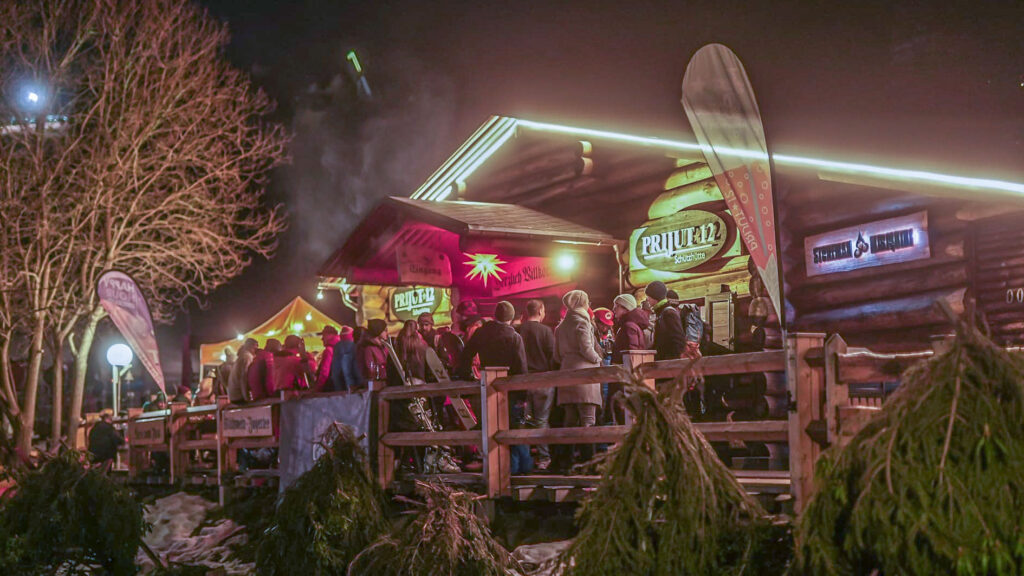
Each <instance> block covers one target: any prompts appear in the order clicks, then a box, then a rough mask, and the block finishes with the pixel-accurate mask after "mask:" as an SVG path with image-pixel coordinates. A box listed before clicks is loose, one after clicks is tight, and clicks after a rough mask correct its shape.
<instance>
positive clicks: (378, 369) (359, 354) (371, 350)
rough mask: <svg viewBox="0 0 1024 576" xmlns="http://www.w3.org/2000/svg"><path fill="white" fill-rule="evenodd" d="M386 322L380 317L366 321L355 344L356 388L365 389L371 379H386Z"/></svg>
mask: <svg viewBox="0 0 1024 576" xmlns="http://www.w3.org/2000/svg"><path fill="white" fill-rule="evenodd" d="M387 330H388V323H387V322H385V321H384V320H381V319H380V318H373V319H372V320H370V321H369V322H367V323H366V330H364V331H363V336H362V338H360V339H359V343H358V344H356V366H357V367H358V369H359V383H358V385H357V389H366V388H367V387H368V385H369V383H370V382H371V381H381V380H386V379H387V377H386V374H387V365H388V349H387V348H386V347H385V346H384V343H385V341H386V340H387V337H388V335H387Z"/></svg>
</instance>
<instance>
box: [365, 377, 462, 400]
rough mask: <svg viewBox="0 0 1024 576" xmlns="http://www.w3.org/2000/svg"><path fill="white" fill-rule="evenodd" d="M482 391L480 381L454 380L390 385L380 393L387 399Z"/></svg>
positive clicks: (455, 394)
mask: <svg viewBox="0 0 1024 576" xmlns="http://www.w3.org/2000/svg"><path fill="white" fill-rule="evenodd" d="M479 393H480V383H479V382H466V381H452V382H441V383H431V384H419V385H416V386H388V387H387V388H384V389H382V390H381V391H380V392H378V394H379V395H380V397H381V398H385V399H387V400H400V399H403V398H420V397H423V398H430V397H433V396H469V395H475V394H479Z"/></svg>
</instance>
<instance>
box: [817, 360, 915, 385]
mask: <svg viewBox="0 0 1024 576" xmlns="http://www.w3.org/2000/svg"><path fill="white" fill-rule="evenodd" d="M932 356H933V354H932V353H931V352H921V353H918V354H874V353H871V352H852V353H840V354H839V356H838V360H839V363H838V372H837V376H838V378H839V382H840V383H842V384H846V385H849V384H860V383H867V382H887V381H891V380H898V379H899V377H900V375H901V374H903V372H904V371H906V369H907V368H909V367H911V366H913V365H915V364H917V363H918V362H921V361H923V360H927V359H929V358H931V357H932Z"/></svg>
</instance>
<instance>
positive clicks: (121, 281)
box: [96, 270, 167, 394]
mask: <svg viewBox="0 0 1024 576" xmlns="http://www.w3.org/2000/svg"><path fill="white" fill-rule="evenodd" d="M96 294H97V295H98V296H99V298H100V305H101V306H103V309H104V310H106V311H107V314H109V315H110V319H111V320H113V321H114V325H115V326H117V329H118V330H120V331H121V335H122V336H124V339H125V340H127V341H128V344H129V345H130V346H131V347H132V350H134V351H135V355H136V356H138V357H139V360H141V361H142V365H143V366H145V367H146V370H147V371H149V374H150V376H152V377H153V380H155V381H156V384H157V386H159V387H160V390H162V391H163V392H164V394H166V393H167V388H166V387H165V386H164V372H163V369H162V368H161V367H160V351H159V349H158V348H157V345H156V334H155V333H154V332H153V318H152V317H151V316H150V315H149V306H148V305H147V304H146V297H145V296H143V295H142V290H140V289H139V286H138V284H136V283H135V280H132V278H131V276H128V275H127V274H125V273H124V272H117V271H115V270H111V271H109V272H106V273H104V274H103V275H102V276H100V279H99V281H98V282H97V283H96Z"/></svg>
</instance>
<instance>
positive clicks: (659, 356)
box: [644, 281, 686, 360]
mask: <svg viewBox="0 0 1024 576" xmlns="http://www.w3.org/2000/svg"><path fill="white" fill-rule="evenodd" d="M644 294H645V295H646V296H647V301H648V302H649V303H650V305H651V310H653V311H654V313H655V314H656V315H657V320H656V321H655V323H654V359H655V360H676V359H678V358H682V357H683V354H684V353H685V352H686V335H685V331H684V330H683V321H682V317H681V316H680V314H679V308H677V307H675V306H673V305H672V303H671V301H670V300H669V299H668V288H667V287H666V286H665V283H664V282H659V281H654V282H651V283H650V284H648V285H647V288H645V289H644Z"/></svg>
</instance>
